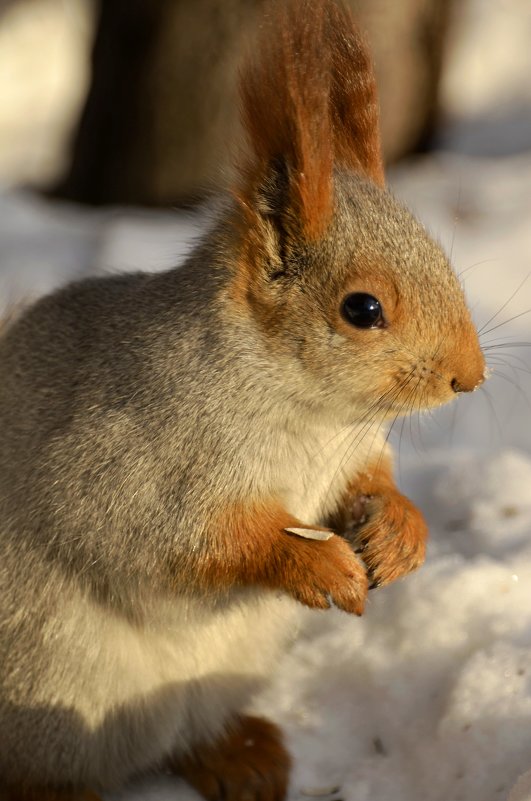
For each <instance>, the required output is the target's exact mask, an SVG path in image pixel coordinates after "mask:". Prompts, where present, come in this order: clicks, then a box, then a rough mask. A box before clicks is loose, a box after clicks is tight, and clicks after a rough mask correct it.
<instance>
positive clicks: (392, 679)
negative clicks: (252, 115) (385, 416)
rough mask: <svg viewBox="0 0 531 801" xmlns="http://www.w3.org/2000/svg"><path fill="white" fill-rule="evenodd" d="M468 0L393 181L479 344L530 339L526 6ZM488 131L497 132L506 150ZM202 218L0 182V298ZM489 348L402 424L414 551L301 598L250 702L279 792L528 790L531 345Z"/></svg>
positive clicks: (140, 262) (388, 800) (147, 786)
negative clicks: (295, 623)
mask: <svg viewBox="0 0 531 801" xmlns="http://www.w3.org/2000/svg"><path fill="white" fill-rule="evenodd" d="M467 8H468V11H467V12H466V14H465V15H464V20H463V27H462V37H461V38H462V40H463V41H465V40H466V42H468V43H470V42H471V41H472V42H473V45H472V46H469V44H467V46H466V47H465V46H464V45H463V44H462V42H461V40H459V39H458V40H457V41H456V44H455V48H456V53H455V54H454V55H455V59H454V62H453V63H454V70H453V72H452V71H451V72H450V74H449V77H448V79H447V84H446V89H445V91H446V93H447V108H448V110H449V113H451V114H453V115H454V116H461V122H460V124H459V125H458V126H457V127H455V126H453V127H451V126H449V127H448V129H447V130H446V132H445V133H444V135H443V136H442V142H443V143H444V144H445V146H446V147H450V148H451V149H452V150H453V152H442V151H441V152H438V153H435V154H432V155H430V156H429V157H426V158H425V159H423V160H421V161H419V162H415V163H414V164H409V165H405V166H403V167H401V168H400V169H398V170H396V171H395V172H394V173H393V175H392V176H391V182H392V185H393V188H394V191H395V192H396V193H397V194H398V195H399V196H401V197H403V198H404V199H405V200H406V202H407V203H408V204H409V205H410V206H411V207H412V208H413V209H414V210H415V211H416V213H417V214H418V215H419V217H420V218H421V219H422V220H423V221H424V222H425V224H426V225H427V226H428V227H429V229H430V230H431V231H432V233H434V234H435V235H436V236H437V237H438V239H439V240H440V241H441V242H442V243H443V245H444V246H445V247H446V249H447V250H448V251H449V252H451V254H452V260H453V262H454V264H455V266H456V269H457V270H458V271H460V272H461V271H462V278H463V281H464V282H465V283H466V290H467V294H468V296H469V299H470V303H471V305H472V307H473V309H474V315H475V318H476V320H477V323H478V326H479V327H481V326H485V329H486V333H485V334H484V335H483V339H484V341H485V344H486V346H487V347H489V345H503V342H501V341H497V340H498V338H503V339H504V341H505V342H507V341H509V342H510V341H513V342H527V343H529V342H531V314H527V311H528V310H529V309H531V278H529V279H528V276H529V273H530V271H531V258H530V254H531V224H530V222H531V135H530V136H528V131H531V126H529V127H528V124H529V121H530V120H531V113H530V111H529V109H530V108H531V98H530V96H529V85H530V84H529V80H528V75H529V64H530V62H529V58H530V56H529V53H530V52H531V50H530V49H529V48H528V47H527V44H526V43H527V42H528V41H529V39H528V36H527V38H526V34H529V33H530V32H531V28H530V25H531V14H530V13H529V6H528V3H527V0H504V2H503V3H499V4H492V3H489V0H470V2H469V4H468V6H467ZM478 20H479V21H480V24H479V23H478ZM467 31H468V33H467ZM499 31H502V32H503V36H502V37H501V38H502V40H503V42H505V46H498V45H497V46H496V47H494V48H492V49H491V50H489V55H490V61H489V63H488V64H487V63H486V62H485V60H484V53H485V43H486V42H488V41H489V38H492V37H495V36H496V32H499ZM472 33H473V37H472V38H471V34H472ZM467 37H468V38H467ZM497 41H499V40H497ZM508 41H510V42H512V43H513V45H514V46H512V47H508V46H507V42H508ZM489 76H490V78H489ZM500 76H501V77H500ZM504 76H505V78H504ZM508 81H510V83H511V86H513V87H516V88H515V89H514V91H513V92H512V94H511V93H509V94H511V96H510V97H509V96H508V93H507V91H506V86H507V82H508ZM509 100H510V101H511V102H510V103H509V110H508V106H507V103H506V101H507V102H508V101H509ZM502 101H503V103H502ZM502 105H503V109H502V111H501V112H500V109H501V106H502ZM463 115H465V117H464V119H463ZM500 133H501V138H500ZM498 142H502V143H506V144H507V143H510V147H509V146H508V145H507V147H505V148H504V149H503V148H502V151H503V153H504V157H503V158H499V157H498V158H495V157H494V156H495V155H498V156H499V154H500V152H501V151H500V150H497V149H496V147H494V149H493V143H494V144H497V143H498ZM471 149H472V150H473V151H474V153H475V154H476V155H475V156H474V155H473V156H470V155H467V156H465V155H462V154H464V153H468V154H470V151H471ZM478 153H481V154H482V155H481V156H478V155H477V154H478ZM460 154H461V155H460ZM10 182H11V181H10ZM205 224H206V218H205V217H204V216H201V215H187V216H184V215H181V214H177V213H175V214H173V213H158V214H157V213H147V212H140V211H138V212H132V211H124V210H120V209H115V210H112V211H110V212H101V211H87V210H81V209H79V208H76V207H72V206H66V205H64V206H63V205H60V204H57V203H55V204H52V203H49V202H47V201H44V200H42V199H40V198H38V196H36V195H34V194H31V193H30V192H26V191H22V190H17V189H12V188H11V189H9V190H8V189H5V190H4V191H1V190H0V314H1V313H2V312H5V310H6V308H7V307H8V306H11V305H13V304H16V303H17V301H19V300H21V299H22V300H27V299H28V298H29V297H35V296H37V295H39V294H42V293H44V292H47V291H50V290H51V289H52V288H53V287H55V286H57V285H59V284H61V283H64V282H65V281H67V280H69V279H70V278H72V277H80V276H83V275H88V274H91V273H94V272H104V271H107V270H121V269H136V268H142V269H163V268H165V267H169V266H171V265H172V264H173V263H175V262H176V261H177V260H178V259H180V258H183V257H184V256H185V255H186V252H187V251H188V249H189V248H190V247H191V246H192V244H193V239H194V237H195V236H197V235H198V234H199V233H200V231H201V230H202V228H203V227H204V225H205ZM518 315H520V316H518ZM491 318H492V319H491ZM509 318H514V319H512V320H511V321H510V322H506V321H508V320H509ZM498 325H499V327H497V326H498ZM489 329H493V330H492V331H490V332H489ZM500 360H503V363H502V362H501V361H500ZM489 361H490V362H491V365H492V368H493V376H492V378H491V379H490V381H489V382H488V384H487V386H486V387H485V390H484V391H483V390H481V391H480V392H478V393H475V394H474V395H473V396H470V397H463V398H460V399H459V400H458V401H457V402H456V403H455V404H453V405H452V406H451V407H449V408H448V409H443V410H441V412H440V413H437V414H436V415H433V417H431V416H430V417H426V418H423V419H422V420H420V421H419V420H417V419H416V418H415V419H414V420H412V421H411V423H410V422H409V421H407V422H406V423H405V424H404V426H402V425H401V424H399V425H398V426H397V431H396V437H395V439H396V444H397V453H398V455H397V473H398V478H399V482H400V484H401V486H402V487H403V488H404V490H405V491H406V492H407V493H408V494H409V495H410V496H411V497H412V498H413V499H414V500H415V501H416V502H417V503H418V505H419V506H420V507H421V508H422V509H423V511H424V512H425V514H426V516H427V518H428V520H429V522H430V527H431V544H430V548H429V553H428V558H427V562H426V565H425V566H424V567H423V568H422V569H421V570H420V571H419V572H418V573H417V574H415V575H413V576H410V577H408V578H407V579H405V580H403V581H401V582H398V583H397V584H395V585H394V586H391V587H388V588H385V589H381V590H378V591H375V592H373V593H372V594H371V598H370V603H369V605H368V609H367V613H366V614H365V616H364V617H363V618H362V619H361V620H358V619H355V620H353V619H351V618H350V617H348V616H347V615H344V614H342V613H339V612H324V613H316V612H313V613H306V612H302V613H301V636H300V638H299V640H298V642H297V644H296V645H295V647H294V648H293V650H292V651H291V653H289V654H288V655H287V656H286V658H285V659H284V661H283V663H282V664H281V665H280V666H279V670H278V674H277V676H276V679H275V682H274V684H273V686H272V687H271V689H270V690H269V691H268V693H267V694H266V695H265V696H264V697H263V698H261V699H258V700H257V703H256V707H257V709H259V710H263V711H265V712H267V714H268V715H270V716H271V717H273V718H274V719H276V720H277V721H279V722H280V723H281V725H282V726H283V728H284V730H285V732H286V736H287V738H288V741H289V745H290V747H291V750H292V751H293V753H294V755H295V771H294V776H293V782H292V790H291V801H304V799H305V798H306V799H307V798H308V796H305V794H304V790H306V791H309V790H313V791H316V790H319V789H321V790H322V791H323V793H324V790H326V789H332V788H334V787H339V788H340V789H339V790H337V791H336V792H333V793H330V794H327V795H324V794H323V796H322V799H323V801H334V800H335V799H342V801H369V800H370V801H531V603H530V601H531V425H530V421H531V415H530V409H531V375H530V372H529V371H530V369H531V365H530V363H531V351H530V350H529V348H526V347H515V348H514V349H506V348H505V347H500V349H499V350H498V351H497V352H495V351H489ZM402 434H403V436H402ZM526 771H527V774H526ZM171 798H179V799H180V801H194V799H196V798H197V797H196V796H195V794H194V793H193V792H192V791H191V790H190V789H189V788H187V787H185V786H184V785H183V784H182V783H179V782H178V781H177V780H173V779H170V778H166V777H160V778H156V779H149V780H145V781H144V782H139V783H137V784H135V785H134V786H132V787H130V788H128V789H127V790H126V791H124V792H123V793H122V794H121V795H120V796H116V797H115V798H114V801H140V799H147V800H149V801H169V800H170V799H171Z"/></svg>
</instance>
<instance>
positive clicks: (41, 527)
mask: <svg viewBox="0 0 531 801" xmlns="http://www.w3.org/2000/svg"><path fill="white" fill-rule="evenodd" d="M241 99H242V118H243V122H244V125H245V130H246V132H247V137H248V152H247V154H246V155H245V157H243V158H242V159H241V161H240V164H239V172H238V177H237V178H236V179H235V181H234V185H233V186H232V187H231V191H230V192H229V193H228V194H227V197H226V199H225V201H224V203H223V204H222V205H221V207H220V210H219V214H218V218H217V222H216V224H215V225H214V227H213V228H212V230H211V231H210V232H209V233H208V234H207V235H206V238H205V239H204V241H203V242H202V243H201V244H200V245H199V246H198V247H197V249H196V250H195V252H194V253H193V254H192V255H191V256H190V258H189V259H188V260H187V261H186V263H185V264H184V266H182V267H179V268H178V269H177V268H176V269H173V270H170V271H168V272H165V273H162V274H142V273H138V274H130V275H121V276H113V277H107V278H97V279H90V280H85V281H83V282H80V283H75V284H72V285H71V286H68V287H66V288H63V289H61V290H60V291H57V292H55V293H54V294H52V295H50V296H48V297H46V298H43V299H41V300H40V301H38V302H37V303H36V304H35V305H33V306H32V307H31V308H29V309H28V310H27V311H25V312H24V313H23V314H22V315H21V316H19V317H18V319H17V320H16V321H15V322H13V323H11V324H10V325H9V326H8V327H7V330H5V331H4V332H3V333H2V336H1V338H0V375H1V378H0V421H1V430H2V446H1V449H0V649H1V652H2V664H1V665H0V742H1V743H2V745H1V748H0V784H1V786H2V788H3V789H2V792H3V793H4V796H5V798H7V799H10V801H81V800H82V799H85V800H86V799H95V798H97V794H101V793H104V792H106V791H108V790H113V789H116V788H119V787H121V786H122V785H123V784H124V783H125V782H127V781H128V780H130V779H131V778H132V777H134V776H136V775H138V774H139V773H142V772H143V771H148V770H152V769H154V768H157V767H159V768H163V769H165V770H170V771H174V772H175V773H176V774H178V775H181V776H183V777H184V778H185V779H187V780H188V781H189V782H191V783H192V784H193V785H194V786H195V787H196V788H197V789H198V790H199V791H200V792H201V793H202V794H203V795H204V796H205V798H208V799H212V801H215V799H224V801H239V799H245V800H246V801H254V799H256V801H276V800H278V801H280V800H281V799H282V798H284V796H285V794H286V788H287V783H288V778H289V767H290V757H289V754H288V752H287V750H286V747H285V745H284V744H283V741H282V736H281V733H280V731H279V730H278V728H277V727H276V726H275V725H274V724H273V723H270V722H268V721H266V720H262V719H260V718H256V717H252V716H248V715H246V714H245V708H246V707H247V706H248V704H249V702H250V701H251V699H252V698H253V695H254V694H255V693H257V692H258V691H259V690H260V689H261V688H262V687H263V686H264V684H265V683H266V682H267V681H268V679H269V677H270V675H271V673H272V671H273V670H274V669H275V666H276V665H277V663H278V660H279V657H280V656H281V655H282V653H283V650H284V648H285V647H286V645H287V643H289V642H290V640H291V639H292V637H293V636H294V633H295V630H296V621H297V612H298V608H299V605H300V604H303V605H305V606H307V607H310V608H314V609H326V608H328V607H330V606H332V605H334V606H336V607H339V608H340V609H342V610H344V611H345V612H349V613H354V614H361V613H362V612H363V609H364V604H365V601H366V597H367V591H368V588H369V586H376V585H383V584H386V583H387V582H389V581H392V580H393V579H396V578H398V577H400V576H403V575H405V574H407V573H408V572H409V571H411V570H413V569H414V568H416V567H418V566H419V565H420V564H421V562H422V560H423V558H424V550H425V540H426V524H425V522H424V519H423V517H422V514H421V513H420V512H419V511H418V510H417V509H416V508H415V506H414V505H413V504H412V503H411V502H410V501H409V500H408V499H407V498H405V497H404V496H403V495H402V494H401V493H400V491H399V490H398V489H397V487H396V485H395V483H394V480H393V477H392V468H391V454H390V449H389V446H388V445H387V443H386V430H387V424H388V423H389V422H390V421H392V420H393V419H394V418H395V417H396V416H397V415H401V414H406V413H409V412H411V411H414V410H419V409H426V408H431V407H435V406H439V405H440V404H443V403H446V402H447V401H450V400H451V399H452V398H455V397H456V395H457V394H458V393H460V392H468V391H471V390H473V389H475V388H476V387H477V386H478V385H479V384H481V382H482V381H483V379H484V370H485V364H484V359H483V355H482V353H481V350H480V347H479V344H478V339H477V335H476V331H475V328H474V325H473V323H472V321H471V317H470V314H469V311H468V309H467V306H466V302H465V299H464V296H463V293H462V290H461V287H460V284H459V282H458V280H457V278H456V277H455V275H454V273H453V271H452V269H451V267H450V265H449V263H448V260H447V258H446V256H445V255H444V253H443V252H442V250H441V249H440V247H439V246H438V245H437V244H436V243H434V242H433V240H432V239H431V238H430V237H429V236H428V234H427V233H426V231H425V230H424V229H423V228H422V226H421V225H420V224H419V223H418V222H417V221H416V220H415V219H414V218H413V217H412V216H411V214H410V213H409V212H408V211H406V210H405V209H404V208H403V207H402V206H401V205H400V203H398V202H397V201H396V200H395V199H394V198H393V197H392V196H391V194H390V193H389V192H388V191H387V190H386V187H385V183H384V170H383V165H382V160H381V155H380V140H379V129H378V107H377V98H376V88H375V82H374V76H373V71H372V67H371V62H370V58H369V55H368V53H367V49H366V47H365V45H364V43H363V41H362V39H361V38H360V35H359V33H358V32H357V30H356V27H355V25H354V23H353V22H352V19H351V17H350V16H349V14H348V12H347V11H346V10H345V9H344V8H343V7H342V6H341V5H339V4H336V3H335V2H333V1H332V0H289V2H285V3H277V4H275V5H274V6H272V7H270V12H269V14H268V15H266V17H265V20H264V24H263V26H262V29H261V38H260V41H259V43H258V44H257V45H256V47H255V48H253V52H252V53H251V55H250V57H249V59H248V60H247V63H246V64H245V65H244V66H243V68H242V77H241ZM293 529H295V530H297V531H298V534H297V533H293V531H292V530H293ZM312 532H315V534H313V535H312ZM301 533H302V534H303V535H304V534H306V535H307V536H299V534H301ZM312 536H315V537H321V539H312V538H311V537H312Z"/></svg>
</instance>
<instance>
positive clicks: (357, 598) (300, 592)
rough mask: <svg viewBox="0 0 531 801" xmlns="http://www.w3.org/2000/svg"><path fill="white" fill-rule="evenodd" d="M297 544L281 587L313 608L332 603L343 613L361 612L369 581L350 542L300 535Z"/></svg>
mask: <svg viewBox="0 0 531 801" xmlns="http://www.w3.org/2000/svg"><path fill="white" fill-rule="evenodd" d="M287 536H288V537H289V536H292V535H290V534H287ZM294 546H295V548H294V549H293V550H292V554H290V558H288V559H287V560H286V561H285V567H284V571H283V572H284V575H283V577H282V579H283V587H282V589H284V590H285V591H286V592H288V593H289V594H290V595H292V596H293V597H294V598H296V599H297V601H300V602H301V603H302V604H304V605H305V606H309V607H311V608H312V609H328V608H329V607H330V606H331V604H332V603H333V604H334V606H337V607H338V608H339V609H342V610H343V611H344V612H353V613H354V614H356V615H361V614H362V612H363V609H364V606H365V600H366V597H367V591H368V587H369V580H368V578H367V571H366V568H365V566H364V564H363V562H362V561H361V559H359V558H358V557H357V556H356V554H355V553H354V552H353V551H352V548H351V547H350V546H349V545H348V543H347V542H345V540H344V539H343V538H342V537H338V536H333V537H331V538H330V539H329V540H325V541H313V540H312V541H310V540H305V539H300V538H299V539H297V541H296V542H294Z"/></svg>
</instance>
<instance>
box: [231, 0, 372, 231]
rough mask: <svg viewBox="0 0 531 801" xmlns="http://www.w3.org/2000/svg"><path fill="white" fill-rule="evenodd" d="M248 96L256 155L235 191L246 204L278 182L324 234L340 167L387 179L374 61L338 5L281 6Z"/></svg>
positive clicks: (255, 63) (273, 12) (263, 35)
mask: <svg viewBox="0 0 531 801" xmlns="http://www.w3.org/2000/svg"><path fill="white" fill-rule="evenodd" d="M240 90H241V99H242V118H243V123H244V127H245V130H246V133H247V138H248V140H249V144H250V150H251V156H250V159H249V160H248V161H247V163H246V164H245V165H244V166H243V168H242V170H241V172H242V176H243V187H241V188H239V189H238V190H237V193H236V194H237V195H238V196H239V198H240V199H241V200H242V202H243V204H244V205H245V206H246V207H247V208H253V209H255V208H257V201H258V197H259V196H260V195H261V196H262V198H263V197H264V189H265V188H266V187H271V186H277V185H279V183H280V184H282V186H283V187H284V192H283V202H284V204H285V207H286V208H287V209H289V211H290V212H291V216H292V218H293V219H294V220H296V221H297V224H298V225H299V226H300V228H301V231H302V233H303V234H304V235H306V236H307V237H309V238H316V237H318V236H320V235H321V234H322V233H323V232H324V230H325V229H326V226H327V224H328V222H329V220H330V217H331V214H332V206H333V182H332V175H333V169H334V163H336V164H341V165H343V166H346V167H348V168H351V169H354V170H357V171H360V172H363V173H364V174H365V175H367V176H368V177H370V178H371V179H372V180H374V181H376V182H377V183H380V184H381V183H383V166H382V161H381V155H380V136H379V127H378V104H377V97H376V85H375V80H374V74H373V70H372V65H371V60H370V57H369V55H368V51H367V49H366V47H365V45H364V43H363V41H362V39H361V37H360V35H359V33H358V31H357V29H356V26H355V25H354V22H353V20H352V18H351V16H350V14H349V13H348V12H347V11H346V9H345V8H344V7H343V6H340V5H337V4H336V3H335V2H334V0H284V1H283V2H282V0H274V2H273V3H272V4H271V6H270V12H269V14H268V15H267V16H266V17H265V18H264V22H263V25H262V27H261V32H260V38H259V42H258V46H257V47H256V48H255V51H254V53H253V55H252V57H250V58H249V59H248V62H247V64H246V66H245V68H244V70H243V72H242V76H241V83H240ZM275 174H276V175H277V176H278V178H279V179H280V180H277V179H276V178H275ZM266 194H267V191H266Z"/></svg>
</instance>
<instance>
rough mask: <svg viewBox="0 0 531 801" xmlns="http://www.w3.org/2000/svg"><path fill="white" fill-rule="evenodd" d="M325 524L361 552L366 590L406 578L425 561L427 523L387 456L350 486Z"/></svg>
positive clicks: (376, 462) (370, 467) (371, 466)
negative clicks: (396, 478)
mask: <svg viewBox="0 0 531 801" xmlns="http://www.w3.org/2000/svg"><path fill="white" fill-rule="evenodd" d="M330 525H331V526H332V527H333V528H334V529H335V530H336V531H338V532H339V533H340V534H341V535H342V536H343V537H345V539H346V540H348V541H349V542H350V543H351V544H352V545H353V547H354V548H355V550H356V551H357V553H359V554H360V556H361V558H362V559H363V561H364V563H365V565H366V566H367V570H368V573H369V578H370V580H371V587H377V586H380V585H382V584H388V583H389V582H391V581H394V580H395V579H397V578H400V577H401V576H405V575H406V574H407V573H410V572H411V571H412V570H415V569H416V568H418V567H420V565H421V564H422V563H423V561H424V558H425V553H426V539H427V535H428V527H427V525H426V521H425V520H424V517H423V515H422V512H420V511H419V509H417V507H416V506H414V504H413V503H412V502H411V501H410V500H409V499H408V498H406V497H405V495H402V493H401V492H399V490H398V488H397V487H396V485H395V483H394V479H393V475H392V469H391V461H390V459H389V457H388V456H386V455H383V456H382V457H381V458H380V459H378V460H377V461H375V462H374V463H373V464H372V465H370V466H369V468H368V469H367V470H366V472H365V473H364V474H362V475H359V476H357V477H356V478H355V479H354V480H353V481H352V482H351V483H350V485H349V488H348V492H347V495H346V496H345V499H344V502H343V504H342V505H341V507H340V508H339V509H338V511H337V513H335V514H334V515H333V516H332V518H331V520H330Z"/></svg>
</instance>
